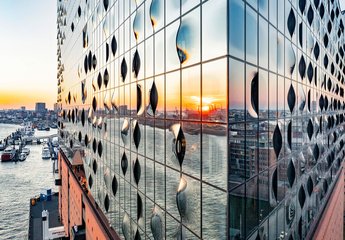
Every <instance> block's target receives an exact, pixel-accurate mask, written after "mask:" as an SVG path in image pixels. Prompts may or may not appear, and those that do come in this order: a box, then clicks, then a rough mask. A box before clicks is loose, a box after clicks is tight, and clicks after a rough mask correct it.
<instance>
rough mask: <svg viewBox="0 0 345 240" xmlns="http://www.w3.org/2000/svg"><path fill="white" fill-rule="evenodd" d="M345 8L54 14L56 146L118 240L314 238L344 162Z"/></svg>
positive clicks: (181, 4)
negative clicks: (67, 152) (67, 155)
mask: <svg viewBox="0 0 345 240" xmlns="http://www.w3.org/2000/svg"><path fill="white" fill-rule="evenodd" d="M297 2H299V4H298V3H297ZM303 2H306V4H305V6H304V7H303ZM332 2H334V3H332ZM338 5H339V4H338V2H337V1H329V2H328V1H327V2H326V1H301V0H300V1H292V3H291V2H290V1H268V0H264V1H255V0H247V1H243V0H229V1H226V0H209V1H206V2H203V3H201V1H196V0H183V1H167V0H166V1H163V0H137V1H134V0H133V1H116V0H112V1H106V0H103V1H96V0H89V1H81V2H80V5H79V3H76V2H73V1H58V6H59V12H60V15H59V19H60V20H61V22H60V23H59V27H60V29H59V34H60V39H61V40H60V41H59V50H58V56H59V67H60V69H61V71H60V72H59V75H58V78H59V79H58V80H59V100H60V103H61V104H62V106H63V111H62V112H61V123H60V133H61V135H62V137H63V138H64V139H65V140H66V143H68V145H69V147H70V148H71V149H74V148H78V147H80V146H82V147H83V149H84V157H83V160H84V171H85V176H86V179H87V181H88V185H89V189H90V190H91V193H92V195H93V197H94V199H95V200H96V202H97V203H98V205H99V206H100V207H101V209H102V210H103V211H104V212H105V213H106V216H107V218H108V220H109V222H110V223H111V226H112V227H113V228H114V229H115V231H116V232H118V233H119V234H120V236H121V237H124V238H126V239H132V238H136V239H138V238H137V237H138V236H140V237H141V238H149V239H152V238H154V239H163V238H166V239H172V238H177V239H200V238H203V239H226V238H228V239H246V238H248V239H257V238H258V237H259V239H283V238H287V239H289V237H291V238H292V239H300V238H305V237H306V236H309V235H308V234H309V228H310V226H311V225H312V224H313V223H314V222H315V221H317V216H318V214H319V212H320V211H321V210H322V208H323V206H324V203H325V200H324V199H325V198H324V197H325V196H326V195H327V194H328V192H329V191H328V189H331V186H332V185H333V183H334V179H335V177H336V176H337V174H338V169H339V166H340V162H341V161H342V156H343V150H342V149H343V145H344V142H343V139H342V132H343V131H344V129H343V126H342V125H340V124H341V123H342V122H343V119H344V116H343V112H342V111H343V109H344V106H345V104H344V101H343V97H344V96H343V95H344V89H343V82H344V74H343V67H344V66H343V55H344V49H343V44H344V40H343V39H344V38H343V31H344V27H343V22H342V21H343V20H342V18H343V17H342V14H340V10H339V6H338ZM322 9H323V10H322ZM329 28H330V29H329ZM62 31H63V34H62V33H61V32H62Z"/></svg>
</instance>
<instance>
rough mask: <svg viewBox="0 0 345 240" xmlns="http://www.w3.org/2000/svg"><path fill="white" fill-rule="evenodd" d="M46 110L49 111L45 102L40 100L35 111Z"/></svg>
mask: <svg viewBox="0 0 345 240" xmlns="http://www.w3.org/2000/svg"><path fill="white" fill-rule="evenodd" d="M45 111H47V109H46V104H45V103H42V102H38V103H36V104H35V112H45Z"/></svg>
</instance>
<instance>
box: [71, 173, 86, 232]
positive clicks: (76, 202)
mask: <svg viewBox="0 0 345 240" xmlns="http://www.w3.org/2000/svg"><path fill="white" fill-rule="evenodd" d="M82 194H83V192H82V190H81V189H80V187H79V183H78V182H77V181H76V180H75V178H74V177H73V176H70V177H69V214H70V216H69V219H70V226H71V227H72V226H74V225H76V226H80V225H82V224H83V222H82Z"/></svg>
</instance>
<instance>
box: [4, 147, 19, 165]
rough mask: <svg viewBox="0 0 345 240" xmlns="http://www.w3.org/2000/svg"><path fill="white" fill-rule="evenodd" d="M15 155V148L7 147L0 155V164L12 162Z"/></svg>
mask: <svg viewBox="0 0 345 240" xmlns="http://www.w3.org/2000/svg"><path fill="white" fill-rule="evenodd" d="M15 155H16V150H15V148H12V147H7V148H6V149H5V150H4V152H3V153H2V155H1V161H2V162H9V161H12V160H13V159H14V156H15Z"/></svg>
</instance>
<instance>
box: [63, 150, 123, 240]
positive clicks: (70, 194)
mask: <svg viewBox="0 0 345 240" xmlns="http://www.w3.org/2000/svg"><path fill="white" fill-rule="evenodd" d="M58 160H59V164H60V165H59V166H61V171H60V177H61V180H62V184H61V187H60V193H59V212H60V216H61V218H62V223H63V225H64V227H65V232H66V234H67V235H68V236H69V235H70V229H71V228H72V227H73V226H74V225H77V226H80V225H82V222H83V219H84V222H85V231H86V239H92V240H105V239H109V237H108V235H107V232H106V231H105V229H104V227H103V225H102V224H101V221H100V220H99V219H98V215H97V214H96V212H95V211H96V210H94V208H93V207H92V206H91V205H90V204H91V203H90V204H89V201H88V199H87V198H88V195H87V194H86V193H85V192H84V191H83V190H82V188H81V186H80V184H79V182H78V181H77V180H76V178H75V177H74V175H73V172H72V170H71V169H70V168H69V166H68V165H67V164H66V162H65V160H64V159H63V157H62V155H61V154H60V153H59V157H58ZM68 185H69V188H68ZM83 203H84V207H85V208H84V209H83ZM68 220H69V221H70V223H69V224H68ZM110 232H111V234H113V235H114V237H111V239H119V237H118V236H117V235H116V233H115V232H114V230H110Z"/></svg>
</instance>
